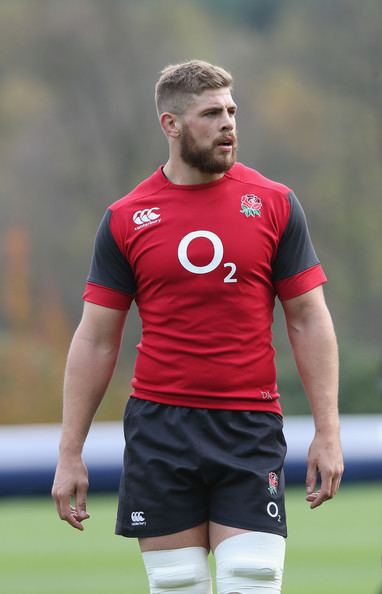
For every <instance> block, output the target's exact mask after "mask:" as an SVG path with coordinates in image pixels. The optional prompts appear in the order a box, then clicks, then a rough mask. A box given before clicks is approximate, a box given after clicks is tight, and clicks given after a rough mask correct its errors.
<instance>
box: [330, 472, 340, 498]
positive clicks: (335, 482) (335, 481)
mask: <svg viewBox="0 0 382 594" xmlns="http://www.w3.org/2000/svg"><path fill="white" fill-rule="evenodd" d="M341 479H342V471H341V472H339V473H338V474H337V475H336V476H335V477H334V479H333V489H332V493H333V497H334V495H335V494H336V493H337V491H338V489H339V488H340V484H341Z"/></svg>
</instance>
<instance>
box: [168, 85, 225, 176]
mask: <svg viewBox="0 0 382 594" xmlns="http://www.w3.org/2000/svg"><path fill="white" fill-rule="evenodd" d="M235 115H236V105H235V103H234V101H233V99H232V96H231V92H230V90H229V89H227V88H226V89H216V90H207V91H204V92H203V93H202V94H201V95H197V96H196V97H195V99H194V101H193V102H192V103H191V104H190V105H189V106H188V108H187V110H186V112H185V113H184V114H183V116H182V118H181V136H180V156H181V158H182V159H183V161H184V162H185V163H187V164H188V165H190V166H191V167H195V168H196V169H198V170H199V171H201V172H203V173H224V172H225V171H228V169H230V168H231V167H232V165H233V164H234V163H235V161H236V152H237V136H236V120H235Z"/></svg>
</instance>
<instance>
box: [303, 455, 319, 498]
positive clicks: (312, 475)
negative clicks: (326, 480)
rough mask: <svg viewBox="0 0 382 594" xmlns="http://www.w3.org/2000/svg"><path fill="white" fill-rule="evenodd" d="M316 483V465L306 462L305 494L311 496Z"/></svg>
mask: <svg viewBox="0 0 382 594" xmlns="http://www.w3.org/2000/svg"><path fill="white" fill-rule="evenodd" d="M316 482H317V466H316V464H314V463H312V462H309V461H308V468H307V472H306V481H305V484H306V492H307V494H308V495H311V494H312V493H313V492H314V488H315V486H316Z"/></svg>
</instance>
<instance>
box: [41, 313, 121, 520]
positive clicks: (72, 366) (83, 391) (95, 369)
mask: <svg viewBox="0 0 382 594" xmlns="http://www.w3.org/2000/svg"><path fill="white" fill-rule="evenodd" d="M126 314H127V311H126V310H117V309H111V308H108V307H102V306H100V305H95V304H93V303H89V302H85V305H84V312H83V316H82V319H81V322H80V324H79V326H78V328H77V330H76V332H75V334H74V337H73V340H72V343H71V346H70V349H69V354H68V360H67V365H66V370H65V379H64V403H63V422H62V436H61V442H60V451H59V459H58V464H57V469H56V474H55V478H54V483H53V488H52V496H53V498H54V500H55V502H56V507H57V512H58V514H59V516H60V518H61V519H62V520H65V521H67V522H68V523H69V524H70V525H71V526H73V527H74V528H77V529H78V530H83V526H82V524H81V522H82V520H85V519H86V518H88V517H89V515H88V514H87V513H86V495H87V489H88V477H87V469H86V466H85V464H84V463H83V461H82V449H83V445H84V442H85V439H86V436H87V434H88V431H89V428H90V425H91V422H92V420H93V417H94V415H95V412H96V410H97V408H98V406H99V405H100V403H101V401H102V398H103V396H104V394H105V392H106V389H107V386H108V384H109V382H110V380H111V377H112V375H113V371H114V367H115V364H116V361H117V358H118V353H119V348H120V344H121V339H122V334H123V328H124V324H125V319H126ZM71 497H73V498H74V499H75V506H73V507H71Z"/></svg>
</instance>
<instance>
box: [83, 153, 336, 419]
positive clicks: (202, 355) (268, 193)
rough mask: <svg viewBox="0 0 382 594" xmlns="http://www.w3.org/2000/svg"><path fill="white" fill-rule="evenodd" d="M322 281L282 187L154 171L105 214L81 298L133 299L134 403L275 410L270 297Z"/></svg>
mask: <svg viewBox="0 0 382 594" xmlns="http://www.w3.org/2000/svg"><path fill="white" fill-rule="evenodd" d="M325 281H326V277H325V275H324V272H323V270H322V268H321V265H320V263H319V261H318V259H317V256H316V254H315V251H314V249H313V246H312V243H311V240H310V237H309V232H308V229H307V225H306V220H305V216H304V213H303V210H302V208H301V206H300V204H299V202H298V201H297V198H296V197H295V195H294V194H293V192H292V191H291V190H290V189H289V188H287V187H286V186H284V185H282V184H279V183H276V182H274V181H271V180H269V179H267V178H265V177H264V176H262V175H261V174H260V173H258V172H257V171H254V170H253V169H250V168H248V167H246V166H244V165H242V164H240V163H237V164H235V165H234V166H233V167H232V168H231V169H230V170H229V171H228V172H227V173H226V174H225V175H224V176H223V177H222V178H220V179H219V180H217V181H214V182H211V183H207V184H198V185H175V184H173V183H171V182H170V181H169V180H168V179H167V178H166V177H165V176H164V174H163V172H162V168H159V169H158V170H157V171H156V172H155V173H154V174H153V175H152V176H151V177H149V178H148V179H146V180H145V181H143V182H142V183H141V184H140V185H138V186H137V187H136V188H135V189H134V190H133V191H132V192H130V193H129V194H127V196H125V197H124V198H122V199H121V200H118V201H117V202H115V203H114V204H112V205H111V206H110V207H109V209H108V210H107V212H106V214H105V216H104V218H103V220H102V222H101V225H100V227H99V229H98V232H97V237H96V242H95V247H94V254H93V259H92V265H91V269H90V274H89V277H88V281H87V284H86V289H85V293H84V299H85V300H87V301H90V302H92V303H96V304H98V305H102V306H104V307H111V308H116V309H128V308H129V306H130V304H131V302H132V300H133V299H135V300H136V303H137V306H138V310H139V314H140V317H141V319H142V339H141V342H140V343H139V344H138V346H137V348H138V356H137V360H136V366H135V372H134V378H133V380H132V384H133V395H134V396H135V397H137V398H141V399H145V400H152V401H154V402H160V403H164V404H170V405H180V406H191V407H198V408H222V409H241V410H261V411H270V412H276V413H280V412H281V409H280V405H279V402H278V399H279V394H278V390H277V385H276V369H275V363H274V355H275V352H274V348H273V346H272V333H271V326H272V322H273V309H274V301H275V296H276V295H278V297H279V298H280V299H281V300H284V299H290V298H293V297H296V296H298V295H300V294H302V293H304V292H306V291H309V290H311V289H313V288H314V287H316V286H318V285H320V284H322V283H324V282H325Z"/></svg>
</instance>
